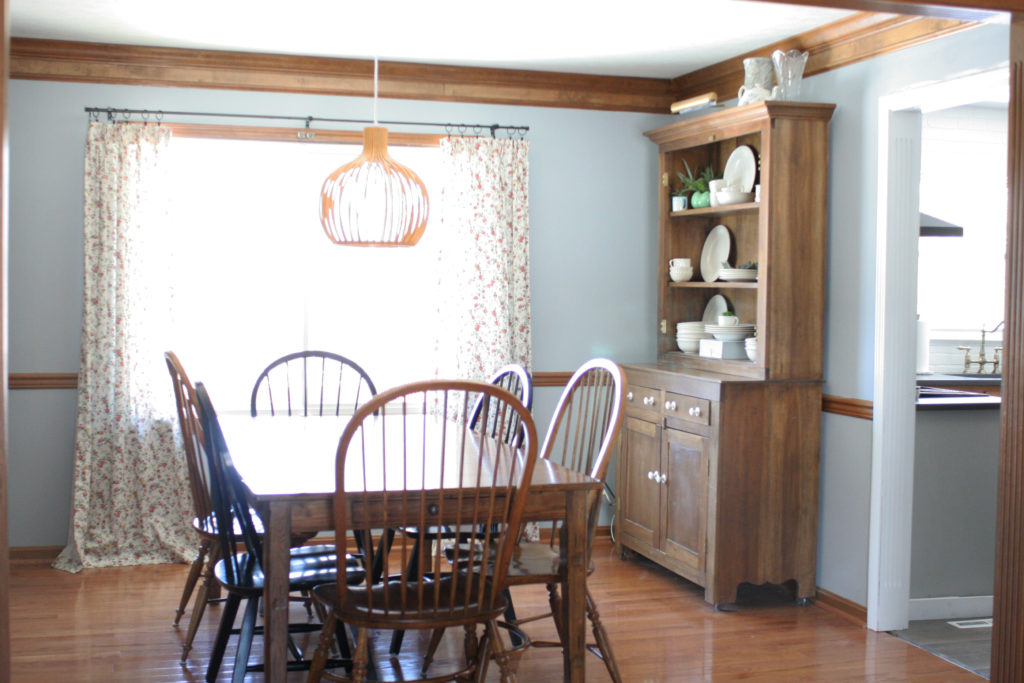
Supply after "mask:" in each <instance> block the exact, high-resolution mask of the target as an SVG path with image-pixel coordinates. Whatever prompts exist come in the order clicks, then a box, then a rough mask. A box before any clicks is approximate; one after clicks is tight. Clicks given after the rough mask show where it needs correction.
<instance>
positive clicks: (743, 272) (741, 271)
mask: <svg viewBox="0 0 1024 683" xmlns="http://www.w3.org/2000/svg"><path fill="white" fill-rule="evenodd" d="M718 277H720V278H722V279H723V280H725V281H726V282H753V281H754V280H757V271H756V270H754V269H752V268H722V269H721V270H720V271H719V272H718Z"/></svg>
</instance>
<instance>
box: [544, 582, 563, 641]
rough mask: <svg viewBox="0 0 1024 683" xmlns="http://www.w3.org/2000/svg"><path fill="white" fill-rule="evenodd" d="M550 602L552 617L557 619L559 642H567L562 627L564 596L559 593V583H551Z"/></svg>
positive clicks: (548, 587)
mask: <svg viewBox="0 0 1024 683" xmlns="http://www.w3.org/2000/svg"><path fill="white" fill-rule="evenodd" d="M547 589H548V604H549V605H550V606H551V618H552V619H554V620H555V631H557V632H558V642H560V643H564V642H565V629H564V628H562V596H561V595H560V594H559V593H558V584H557V583H549V584H548V585H547Z"/></svg>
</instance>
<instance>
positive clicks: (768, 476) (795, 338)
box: [615, 101, 835, 605]
mask: <svg viewBox="0 0 1024 683" xmlns="http://www.w3.org/2000/svg"><path fill="white" fill-rule="evenodd" d="M834 108H835V105H832V104H812V103H805V102H772V101H769V102H757V103H753V104H748V105H745V106H742V107H732V108H729V109H725V110H722V111H717V112H713V113H710V114H707V115H705V116H700V117H697V118H693V119H690V120H685V121H680V122H678V123H674V124H672V125H669V126H664V127H662V128H658V129H656V130H652V131H649V132H647V133H646V135H647V137H649V138H650V139H651V140H652V141H653V142H654V143H656V144H657V145H658V149H659V180H660V182H661V185H662V187H661V189H660V197H659V202H658V216H659V218H658V262H657V267H656V268H655V269H654V277H656V278H657V281H658V286H657V291H658V304H657V305H658V325H659V329H658V354H657V361H656V362H654V363H643V364H624V368H625V371H626V376H627V381H628V384H629V386H628V393H627V404H626V406H627V407H626V422H625V429H624V437H623V440H622V448H621V452H620V459H619V464H618V468H617V470H618V474H617V482H618V483H617V486H616V488H617V491H618V494H617V499H616V521H615V527H616V544H617V547H618V550H619V551H620V553H623V554H624V555H625V553H626V550H627V549H628V550H629V551H633V552H636V553H639V554H641V555H643V556H645V557H648V558H650V559H651V560H653V561H655V562H657V563H659V564H661V565H663V566H665V567H667V568H668V569H670V570H672V571H674V572H676V573H678V574H680V575H681V576H683V577H685V578H687V579H689V580H690V581H693V582H695V583H697V584H699V585H701V586H703V587H704V589H705V594H704V595H705V599H706V600H707V601H708V602H710V603H712V604H715V605H724V604H728V603H733V602H735V600H736V592H737V588H738V586H739V585H740V584H741V583H744V582H746V583H751V584H755V585H760V584H765V583H771V584H781V585H786V586H788V587H789V588H790V589H792V591H793V593H794V595H795V597H797V598H800V599H805V598H810V597H813V596H814V592H815V563H816V553H817V531H818V451H819V446H820V433H821V382H822V354H823V336H824V323H825V321H824V317H825V316H824V313H825V256H826V254H825V251H826V250H825V246H826V233H827V222H828V205H827V190H828V126H829V120H830V119H831V116H832V112H833V109H834ZM740 145H748V146H750V147H752V148H753V149H754V151H755V152H756V157H757V159H758V162H759V181H758V182H759V183H760V201H759V202H751V203H745V204H734V205H730V206H718V207H711V208H704V209H689V210H686V211H679V212H672V211H670V201H669V200H670V198H669V192H668V184H669V182H670V181H671V180H672V179H674V178H675V176H676V172H677V171H683V170H684V169H685V167H684V160H685V162H686V164H687V165H688V166H689V168H690V169H692V170H693V171H694V173H695V174H696V173H697V172H699V170H700V169H702V168H704V167H706V166H711V167H712V168H713V169H714V171H715V177H721V174H722V171H723V168H724V166H725V163H726V160H727V159H728V158H729V156H730V154H731V153H732V152H733V150H734V149H736V147H738V146H740ZM717 225H725V226H726V227H727V228H728V229H729V232H730V234H731V238H732V239H731V244H732V248H731V252H730V259H729V262H730V264H732V265H734V266H736V267H738V266H740V265H741V264H744V263H746V262H751V261H753V262H757V264H758V279H757V280H756V281H754V282H722V281H715V282H703V281H701V276H700V260H701V258H700V257H701V252H702V248H703V245H704V242H705V239H706V238H707V236H708V234H709V232H710V231H711V230H712V229H713V228H714V227H715V226H717ZM679 257H689V258H690V259H691V261H692V263H693V268H694V276H693V278H692V280H691V281H689V282H678V283H676V282H671V281H670V279H669V277H668V261H669V259H672V258H679ZM718 294H720V295H723V296H724V297H725V298H726V299H727V301H728V303H729V307H730V308H731V309H732V310H733V311H735V312H736V314H737V315H738V316H739V318H740V321H741V322H744V323H755V324H756V331H757V338H758V342H757V346H758V349H757V360H756V361H753V362H752V361H749V360H746V359H743V360H717V359H712V358H705V357H701V356H699V355H698V354H696V353H682V352H681V351H679V350H678V346H677V345H676V338H675V335H676V323H678V322H682V321H694V320H701V319H702V316H703V315H704V311H705V307H706V306H707V304H708V302H709V300H710V299H711V297H712V296H714V295H718Z"/></svg>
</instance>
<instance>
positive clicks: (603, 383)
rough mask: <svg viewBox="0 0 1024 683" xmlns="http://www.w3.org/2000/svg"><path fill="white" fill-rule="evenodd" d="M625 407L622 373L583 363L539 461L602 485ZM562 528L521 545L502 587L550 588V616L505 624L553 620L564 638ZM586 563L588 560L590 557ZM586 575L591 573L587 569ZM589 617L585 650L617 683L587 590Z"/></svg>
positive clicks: (509, 617) (594, 503) (595, 501)
mask: <svg viewBox="0 0 1024 683" xmlns="http://www.w3.org/2000/svg"><path fill="white" fill-rule="evenodd" d="M624 409H625V374H624V373H623V371H622V368H620V367H619V366H618V365H617V364H615V363H614V362H612V361H610V360H606V359H603V358H597V359H593V360H590V361H588V362H586V363H584V364H583V365H582V366H581V367H580V368H579V369H578V370H577V371H576V372H575V373H574V374H573V376H572V378H571V379H570V380H569V383H568V385H567V386H566V388H565V390H564V391H563V392H562V396H561V398H560V399H559V401H558V405H557V406H556V407H555V412H554V415H553V417H552V419H551V424H550V425H549V427H548V432H547V435H546V436H545V438H544V445H543V446H542V447H541V457H542V458H548V459H550V460H552V461H554V462H557V463H560V464H561V465H564V466H565V467H568V468H569V469H572V470H575V471H577V472H584V473H586V474H589V475H590V476H591V477H593V478H594V479H597V480H599V481H601V482H604V479H605V476H606V475H607V473H608V465H609V463H610V461H611V455H612V451H613V450H614V449H615V448H616V446H617V443H618V438H619V429H620V427H621V426H622V420H623V413H624ZM600 500H601V496H600V494H598V493H595V494H593V495H592V497H591V499H590V500H589V501H588V506H589V507H588V510H589V512H588V514H589V520H588V527H587V529H588V531H587V534H588V535H587V541H588V543H587V548H588V550H587V555H588V558H589V554H590V544H591V543H592V542H593V537H594V529H595V527H596V525H597V516H598V512H599V511H600V504H599V503H600ZM559 537H560V528H554V529H552V530H551V537H550V541H548V542H528V541H520V543H519V544H518V545H517V546H516V549H515V552H514V553H513V555H512V559H511V562H510V563H509V568H508V573H507V580H506V585H508V586H509V587H510V588H511V587H514V586H522V585H528V584H535V585H536V584H544V585H545V586H547V589H548V598H549V602H550V605H551V612H550V613H548V614H542V615H536V616H531V617H526V618H516V617H515V613H514V610H512V609H511V604H512V603H511V600H509V605H510V609H509V611H508V612H506V622H508V624H509V625H510V626H513V627H515V628H521V627H522V625H523V624H525V623H528V622H531V621H536V620H538V619H543V618H545V617H547V616H552V617H553V618H554V619H555V626H556V629H557V630H558V633H559V638H560V640H564V635H563V633H564V632H563V630H562V625H561V624H560V623H559V620H558V615H559V614H560V598H559V594H558V584H559V582H560V581H561V580H562V574H561V571H560V567H561V564H560V556H559V550H558V540H559ZM588 561H589V559H588ZM589 571H593V565H590V568H589ZM585 597H586V608H587V618H588V619H589V620H590V625H591V628H592V630H593V632H594V638H595V640H596V646H588V648H589V649H590V650H591V651H592V652H593V651H595V648H596V652H595V654H597V655H598V656H600V657H601V659H603V660H604V663H605V666H606V667H607V668H608V673H609V674H610V675H611V678H612V680H613V681H615V682H616V683H621V681H622V677H621V676H620V675H619V669H618V665H617V664H616V662H615V657H614V654H613V653H612V647H611V643H610V642H609V640H608V634H607V632H606V631H605V628H604V625H603V624H602V623H601V618H600V615H599V614H598V611H597V605H596V604H595V602H594V599H593V597H592V596H591V595H590V591H589V590H587V592H586V596H585ZM532 645H533V646H558V647H561V646H562V643H561V642H558V643H547V642H543V641H533V642H532Z"/></svg>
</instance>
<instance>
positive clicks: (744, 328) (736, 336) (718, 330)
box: [704, 323, 756, 341]
mask: <svg viewBox="0 0 1024 683" xmlns="http://www.w3.org/2000/svg"><path fill="white" fill-rule="evenodd" d="M755 327H756V326H755V325H754V324H753V323H741V324H737V325H711V324H706V325H704V330H705V331H706V332H710V333H711V334H712V335H713V336H714V337H715V339H721V340H722V341H740V340H741V339H746V338H747V337H753V336H754V328H755Z"/></svg>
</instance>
